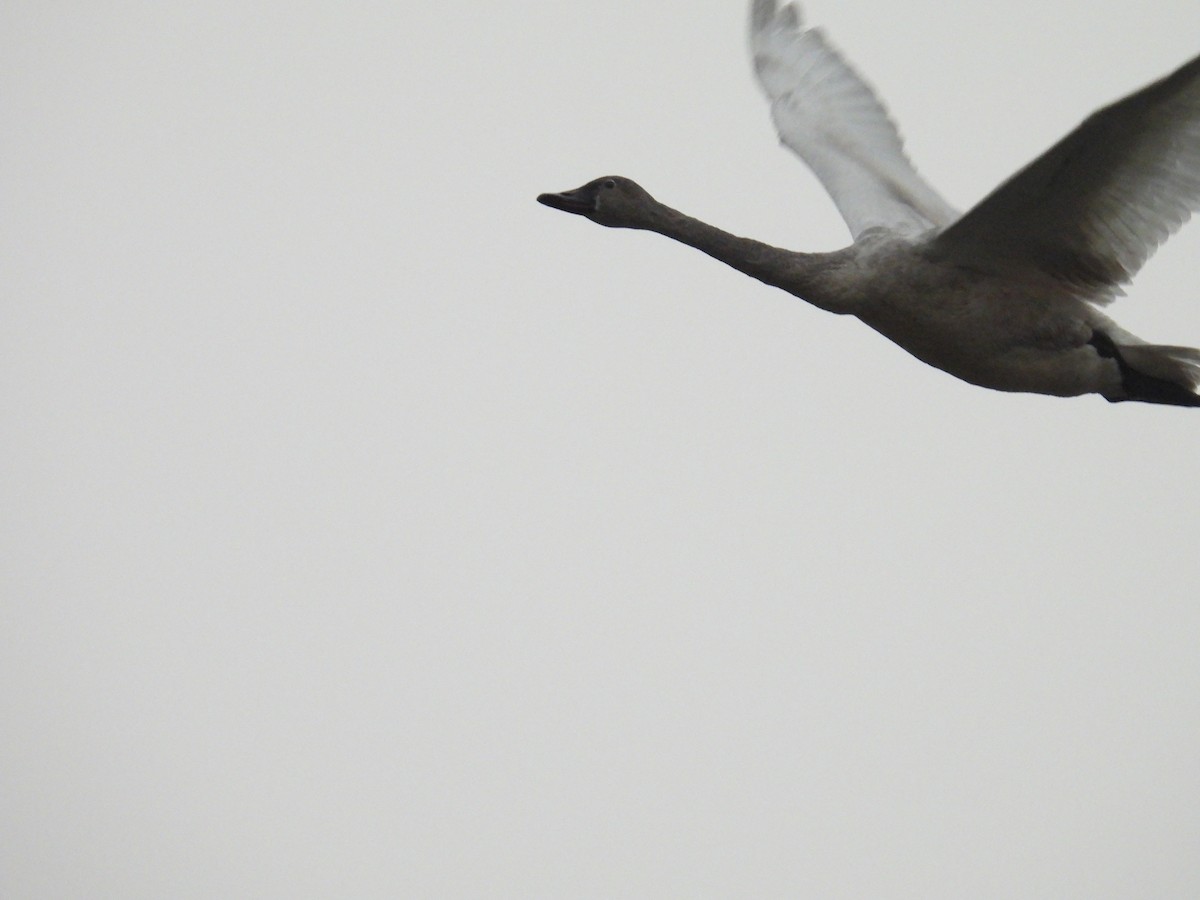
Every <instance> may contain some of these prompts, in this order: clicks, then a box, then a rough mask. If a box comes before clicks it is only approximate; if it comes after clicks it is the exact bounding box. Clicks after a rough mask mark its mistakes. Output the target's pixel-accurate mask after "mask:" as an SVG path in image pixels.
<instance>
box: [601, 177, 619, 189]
mask: <svg viewBox="0 0 1200 900" xmlns="http://www.w3.org/2000/svg"><path fill="white" fill-rule="evenodd" d="M603 186H604V187H606V188H609V189H610V190H611V189H612V188H615V187H616V186H617V183H616V182H615V181H613V180H612V179H611V178H609V179H607V180H605V182H604V185H603Z"/></svg>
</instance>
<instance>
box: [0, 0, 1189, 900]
mask: <svg viewBox="0 0 1200 900" xmlns="http://www.w3.org/2000/svg"><path fill="white" fill-rule="evenodd" d="M807 12H808V16H809V19H810V20H811V21H814V22H819V23H822V24H824V25H826V26H827V28H828V30H829V32H830V33H831V35H832V37H833V40H834V41H835V43H836V44H837V45H838V46H840V47H841V48H842V49H843V50H844V51H845V53H846V54H847V56H848V57H849V58H850V59H851V60H852V61H853V62H854V63H855V65H856V66H857V67H858V68H859V69H860V70H861V71H862V72H863V73H864V74H865V75H866V77H867V78H868V80H870V81H871V82H872V83H873V84H874V85H875V86H876V87H877V88H878V89H879V91H880V93H881V94H882V96H883V98H884V100H885V102H887V103H888V105H889V107H890V108H891V110H892V111H893V113H894V114H895V116H896V118H897V119H898V120H899V122H900V123H901V127H902V129H903V131H904V134H905V135H906V137H907V140H908V147H909V150H910V153H911V155H912V157H913V158H914V160H915V162H916V164H917V166H918V168H919V169H920V170H921V172H922V173H923V174H924V175H925V176H926V177H927V178H928V179H929V180H930V181H931V182H932V183H933V184H934V185H936V186H937V187H938V188H939V189H940V190H941V191H942V192H943V193H944V194H945V195H946V196H947V197H948V199H950V200H951V201H952V202H954V203H955V204H957V205H960V206H963V207H966V206H969V205H970V204H971V203H973V202H974V201H975V200H977V199H978V198H979V197H980V196H982V195H983V194H984V193H985V192H986V191H987V190H989V189H990V188H991V187H993V186H994V185H995V184H996V183H997V182H998V181H999V180H1000V179H1002V178H1004V177H1006V176H1007V175H1008V174H1010V173H1011V172H1012V171H1013V170H1015V169H1016V168H1017V167H1018V166H1020V165H1022V164H1023V163H1025V162H1026V161H1027V160H1028V159H1029V158H1031V157H1032V156H1033V155H1034V154H1036V153H1038V152H1040V151H1041V150H1042V149H1044V148H1045V147H1046V146H1048V145H1049V144H1050V143H1051V142H1053V141H1054V140H1056V139H1057V138H1058V137H1060V136H1061V135H1062V134H1063V133H1065V132H1066V131H1067V130H1068V129H1069V128H1071V127H1073V126H1074V125H1075V124H1076V123H1077V122H1078V121H1079V120H1080V119H1081V118H1082V117H1083V116H1084V115H1086V114H1087V113H1089V112H1090V111H1092V110H1093V109H1094V108H1096V107H1097V106H1098V105H1100V104H1102V103H1105V102H1107V101H1110V100H1112V99H1115V98H1116V97H1118V96H1120V95H1122V94H1124V93H1127V92H1129V91H1131V90H1133V89H1135V88H1137V87H1140V86H1141V85H1143V84H1144V83H1146V82H1148V81H1149V80H1151V79H1153V78H1156V77H1158V76H1159V75H1162V74H1164V73H1166V72H1167V71H1169V70H1170V69H1172V68H1173V67H1175V66H1176V65H1178V64H1180V63H1182V62H1183V61H1185V60H1186V59H1188V58H1190V57H1191V56H1193V55H1195V54H1196V53H1197V52H1198V51H1200V41H1198V40H1197V35H1200V6H1198V5H1197V4H1196V3H1195V2H1194V0H1186V2H1185V0H1145V2H1142V3H1141V4H1139V5H1138V7H1137V10H1136V12H1135V11H1134V10H1133V8H1132V7H1130V6H1129V5H1128V4H1122V5H1120V6H1118V5H1115V4H1109V5H1098V4H1096V3H1094V2H1083V0H1058V2H1055V3H1053V4H1046V3H1044V2H1042V0H1037V2H1034V0H1016V2H1010V3H1004V4H996V3H992V2H975V0H963V2H960V3H957V4H949V5H947V4H945V3H944V2H934V0H923V2H910V3H882V2H877V0H862V2H854V3H833V2H829V0H821V2H818V0H813V2H811V3H809V4H808V5H807ZM744 20H745V10H744V8H743V3H742V2H741V0H729V2H720V3H716V2H706V3H701V2H691V3H684V2H678V0H656V2H655V3H652V4H648V3H645V2H643V0H608V2H604V3H602V4H600V5H599V6H597V5H595V4H591V5H579V4H570V3H561V2H553V3H551V2H543V0H525V2H522V3H519V4H518V3H506V2H499V3H493V4H490V5H474V4H469V3H457V4H400V3H388V4H384V3H341V4H317V3H309V2H301V3H273V4H270V3H267V4H263V3H260V4H246V3H243V2H237V3H234V2H206V3H186V2H183V3H173V4H151V5H147V4H142V3H136V4H135V3H127V2H126V3H118V2H112V3H103V4H66V3H59V4H47V3H44V2H42V3H32V2H10V3H7V4H5V5H4V6H3V8H2V9H0V71H2V74H0V111H2V113H3V121H4V122H5V123H6V125H5V128H4V129H3V134H0V188H2V193H3V198H4V201H3V206H4V210H5V214H4V215H3V217H0V242H2V244H0V246H2V251H0V293H2V296H3V298H4V299H3V304H2V305H0V316H2V319H0V323H2V327H0V373H2V379H3V380H2V384H3V394H2V395H0V396H2V400H3V415H2V417H0V428H2V429H3V432H2V438H3V442H4V445H5V447H6V448H7V457H8V465H7V466H5V467H4V470H3V474H2V475H0V509H3V515H2V516H0V523H2V527H3V543H4V547H5V552H4V554H3V564H2V568H0V590H2V594H3V605H2V606H0V614H2V616H3V618H2V621H0V626H2V627H0V716H2V722H3V727H2V728H0V788H2V791H0V807H2V809H3V812H0V894H3V896H4V897H6V898H9V897H11V898H43V897H46V898H49V897H53V898H69V897H80V898H83V897H87V898H96V897H120V898H141V897H146V898H159V897H167V896H169V897H180V898H192V897H195V898H201V897H284V896H286V897H334V896H338V897H399V896H414V897H415V896H429V897H435V896H437V897H458V896H463V897H467V896H475V897H685V896H686V897H700V896H711V897H720V896H757V897H785V896H803V897H888V898H896V897H914V898H917V897H919V898H935V897H945V898H962V897H981V898H982V897H1022V898H1035V897H1047V898H1049V897H1054V898H1063V897H1087V898H1104V897H1129V896H1135V895H1136V896H1158V897H1168V896H1170V897H1183V896H1197V895H1200V861H1198V860H1200V856H1198V855H1197V853H1196V847H1197V846H1200V803H1197V797H1198V796H1200V767H1198V766H1197V764H1196V763H1197V759H1198V758H1200V657H1198V655H1197V647H1198V646H1200V598H1198V597H1197V575H1198V574H1200V556H1198V553H1197V541H1196V538H1197V534H1198V532H1200V519H1198V517H1197V509H1198V506H1200V503H1198V501H1200V477H1198V474H1197V467H1196V448H1197V445H1198V442H1200V414H1197V413H1195V412H1192V411H1189V410H1184V409H1175V408H1155V407H1151V406H1146V405H1137V404H1125V405H1121V406H1110V405H1109V404H1107V403H1105V402H1104V401H1103V400H1101V399H1099V398H1098V397H1089V398H1082V399H1076V400H1058V399H1053V398H1046V397H1036V396H1022V395H1003V394H999V393H992V392H988V391H984V390H982V389H979V388H974V387H971V386H969V385H966V384H962V383H960V382H957V381H955V380H954V379H952V378H950V377H949V376H947V375H944V374H942V373H940V372H937V371H934V370H932V369H928V368H925V367H923V366H922V365H920V364H919V363H917V362H916V361H914V360H913V359H911V358H909V357H908V356H906V355H905V354H904V353H903V352H902V351H900V350H898V349H896V348H895V347H893V346H891V345H890V344H888V343H887V342H885V341H884V340H883V339H881V338H879V337H878V336H876V335H875V334H873V333H871V332H870V331H869V330H867V329H866V328H865V327H863V326H861V325H859V324H857V323H855V322H853V321H851V320H849V319H841V318H836V317H833V316H829V315H826V314H823V313H821V312H819V311H817V310H815V309H812V308H809V307H807V306H805V305H804V304H803V303H801V302H799V301H797V300H795V299H793V298H790V297H788V296H787V295H785V294H783V293H780V292H777V291H772V290H770V289H767V288H765V287H763V286H762V285H759V284H757V283H756V282H752V281H751V280H749V279H747V278H745V277H744V276H741V275H739V274H738V273H736V272H733V271H727V270H725V269H723V268H721V267H720V266H719V265H718V264H716V263H714V262H712V261H711V260H708V259H705V258H704V257H702V256H701V255H700V254H697V253H696V252H695V251H692V250H690V249H688V248H683V247H679V246H675V245H672V244H671V243H670V242H668V241H665V240H663V239H661V238H658V237H657V236H653V235H647V234H637V233H628V232H612V231H606V230H602V229H599V228H596V227H595V226H593V225H591V224H590V223H587V222H584V221H582V220H579V219H575V218H571V217H568V216H564V215H562V214H560V213H556V212H554V211H552V210H548V209H545V208H543V207H540V206H538V205H537V204H536V203H534V199H533V198H534V196H535V195H536V194H537V193H538V192H539V191H544V190H558V189H564V188H568V187H574V186H576V185H578V184H580V183H582V182H584V181H586V180H588V179H590V178H592V177H595V176H598V175H602V174H610V173H617V174H624V175H629V176H631V177H634V178H636V179H637V180H638V181H640V182H641V183H642V184H643V185H644V186H646V187H647V188H648V189H649V190H651V191H652V192H653V193H655V194H656V196H658V197H659V198H660V199H662V200H663V201H665V202H667V203H670V204H671V205H673V206H676V207H678V208H681V209H684V210H686V211H688V212H691V213H693V214H695V215H698V216H700V217H702V218H705V219H708V220H710V221H712V222H714V223H716V224H719V225H721V226H723V227H725V228H727V229H730V230H732V231H735V232H738V233H743V234H750V235H753V236H756V237H759V238H761V239H763V240H768V241H771V242H774V243H777V244H781V245H784V246H791V247H796V248H803V249H828V248H833V247H835V246H838V245H840V244H842V243H844V242H845V241H846V239H847V238H846V231H845V228H844V226H843V225H842V223H841V221H840V219H839V218H838V217H837V214H836V212H835V211H834V209H833V207H832V205H831V204H830V203H829V201H828V200H827V199H826V198H825V196H824V195H823V193H822V192H821V190H820V187H819V185H818V184H817V183H816V182H815V180H814V179H813V178H812V177H811V176H810V175H809V174H808V173H807V171H806V170H805V169H804V168H803V167H802V166H801V165H800V164H799V162H798V161H796V160H794V159H793V158H791V157H790V156H789V155H788V154H787V153H786V152H785V151H783V150H782V149H780V148H779V147H778V145H777V143H776V139H775V137H774V135H773V133H772V131H771V127H770V123H769V120H768V117H767V112H766V109H765V104H764V103H763V101H762V99H761V97H760V96H759V94H758V92H757V88H756V86H755V85H754V83H753V81H752V79H751V76H750V71H749V66H748V64H747V61H746V58H745V34H744ZM1198 254H1200V226H1198V225H1197V224H1195V223H1193V224H1192V225H1191V226H1190V229H1186V230H1185V231H1184V232H1183V233H1182V234H1181V235H1179V236H1178V237H1177V238H1176V239H1175V240H1174V241H1173V242H1172V243H1171V244H1170V245H1168V247H1167V248H1166V249H1164V250H1163V251H1162V252H1161V253H1160V254H1159V255H1158V256H1157V257H1156V258H1155V260H1154V261H1153V262H1152V263H1151V265H1150V266H1149V267H1147V269H1146V270H1145V271H1144V272H1143V273H1142V275H1141V277H1140V278H1139V280H1138V282H1137V284H1136V285H1135V287H1134V288H1133V289H1132V290H1131V291H1130V296H1129V298H1128V299H1127V300H1125V301H1122V302H1121V303H1120V304H1118V305H1117V306H1116V307H1115V308H1114V314H1115V315H1116V317H1117V318H1118V320H1119V321H1120V322H1121V323H1122V324H1123V325H1125V326H1126V327H1128V328H1129V329H1130V330H1132V331H1134V332H1135V333H1138V334H1140V335H1141V336H1142V337H1144V338H1146V339H1149V340H1154V341H1160V342H1166V343H1183V344H1191V345H1200V303H1197V293H1198V292H1200V285H1198V284H1197V271H1196V259H1197V258H1198Z"/></svg>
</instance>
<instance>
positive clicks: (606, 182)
mask: <svg viewBox="0 0 1200 900" xmlns="http://www.w3.org/2000/svg"><path fill="white" fill-rule="evenodd" d="M537 199H538V203H541V204H544V205H545V206H549V207H551V208H553V209H561V210H562V211H563V212H569V213H575V215H577V216H583V217H584V218H586V219H591V220H592V221H593V222H597V223H599V224H600V225H605V226H607V227H609V228H649V227H650V223H651V221H652V219H653V214H654V212H655V210H656V209H657V207H658V204H657V202H656V201H655V199H654V198H653V197H651V196H650V194H649V193H648V192H647V191H646V190H645V189H644V188H643V187H641V185H639V184H637V182H634V181H631V180H630V179H628V178H622V177H621V176H620V175H606V176H605V177H603V178H597V179H596V180H595V181H589V182H588V183H587V184H585V185H584V186H583V187H577V188H575V190H573V191H563V192H562V193H559V194H539V195H538V198H537Z"/></svg>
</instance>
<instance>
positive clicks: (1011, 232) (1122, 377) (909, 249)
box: [538, 0, 1200, 406]
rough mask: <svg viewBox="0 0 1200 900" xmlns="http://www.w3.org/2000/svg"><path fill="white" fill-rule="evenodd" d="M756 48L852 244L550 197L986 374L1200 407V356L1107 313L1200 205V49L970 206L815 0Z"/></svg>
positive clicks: (786, 140)
mask: <svg viewBox="0 0 1200 900" xmlns="http://www.w3.org/2000/svg"><path fill="white" fill-rule="evenodd" d="M750 46H751V53H752V56H753V60H754V69H755V73H756V75H757V76H758V79H759V83H760V85H761V86H762V88H763V91H764V92H765V93H766V95H767V97H768V99H769V101H770V104H771V117H772V120H773V121H774V123H775V127H776V129H777V130H778V132H779V136H780V140H781V141H782V143H783V144H784V145H786V146H787V147H788V148H789V149H791V150H792V151H794V152H795V153H796V154H797V155H798V156H799V157H800V158H801V159H802V160H803V161H804V162H805V163H807V164H808V166H809V167H810V168H811V169H812V170H813V172H814V173H815V174H816V176H817V177H818V178H819V179H820V181H821V183H822V184H823V185H824V187H825V189H826V190H827V191H828V193H829V195H830V197H831V198H832V199H833V201H834V203H835V204H836V205H837V207H838V210H839V211H840V212H841V214H842V217H843V218H844V219H845V220H846V224H847V225H848V226H849V228H850V232H851V235H852V236H853V239H854V243H853V244H852V245H850V246H849V247H847V248H846V249H845V250H840V251H837V252H834V253H797V252H791V251H787V250H781V249H779V248H775V247H770V246H767V245H765V244H761V243H759V242H757V241H753V240H749V239H747V238H740V237H736V236H734V235H731V234H727V233H726V232H723V231H721V230H720V229H717V228H714V227H713V226H711V225H707V224H705V223H703V222H700V221H698V220H696V219H693V218H691V217H689V216H685V215H683V214H682V213H679V212H677V211H675V210H673V209H671V208H670V207H667V206H664V205H663V204H661V203H658V201H656V200H654V198H653V197H651V196H650V195H649V194H648V193H646V192H645V191H644V190H642V189H641V188H640V187H639V186H637V185H636V184H634V183H633V182H631V181H629V180H628V179H625V178H619V177H616V176H613V177H609V178H600V179H596V180H595V181H593V182H589V183H588V184H587V185H584V186H583V187H582V188H578V189H576V190H574V191H567V192H563V193H560V194H543V195H541V196H540V197H539V198H538V199H539V200H540V201H541V202H542V203H545V204H546V205H548V206H552V207H555V208H557V209H562V210H565V211H567V212H573V213H577V214H580V215H583V216H585V217H587V218H590V219H592V220H593V221H596V222H598V223H600V224H602V225H608V226H611V227H624V228H643V229H648V230H652V231H657V232H659V233H661V234H664V235H667V236H668V237H671V238H674V239H675V240H679V241H682V242H684V243H687V244H690V245H691V246H694V247H697V248H698V249H700V250H702V251H704V252H705V253H708V254H709V255H711V256H713V257H715V258H717V259H719V260H721V261H722V262H725V263H727V264H729V265H731V266H734V267H735V268H738V269H740V270H741V271H743V272H745V273H747V274H749V275H751V276H753V277H755V278H758V279H759V280H761V281H764V282H766V283H768V284H771V285H775V286H777V287H780V288H783V289H784V290H787V291H789V292H791V293H793V294H795V295H796V296H798V297H801V298H803V299H805V300H807V301H809V302H810V303H813V304H814V305H816V306H819V307H821V308H823V309H827V310H829V311H831V312H837V313H849V314H852V315H855V316H857V317H858V318H860V319H861V320H862V321H864V322H865V323H866V324H868V325H870V326H871V327H872V328H874V329H876V330H877V331H879V332H880V333H881V334H883V335H885V336H886V337H888V338H890V339H891V340H892V341H894V342H895V343H897V344H899V345H900V346H901V347H903V348H904V349H906V350H908V351H909V352H910V353H912V354H913V355H914V356H916V357H917V358H919V359H921V360H923V361H925V362H927V363H929V364H930V365H933V366H935V367H937V368H940V369H943V370H944V371H946V372H949V373H950V374H952V375H956V376H958V377H959V378H962V379H964V380H966V381H969V382H972V383H974V384H979V385H982V386H984V387H989V388H994V389H997V390H1007V391H1029V392H1034V393H1044V394H1055V395H1060V396H1074V395H1077V394H1084V393H1093V392H1094V393H1099V394H1102V395H1103V396H1104V397H1106V398H1107V399H1109V400H1111V401H1121V400H1141V401H1146V402H1151V403H1167V404H1173V405H1180V406H1200V397H1198V396H1197V394H1196V393H1195V390H1196V387H1197V385H1198V384H1200V351H1198V350H1194V349H1191V348H1187V347H1169V346H1161V345H1153V344H1147V343H1146V342H1144V341H1141V340H1140V339H1138V338H1136V337H1134V336H1133V335H1131V334H1129V333H1128V332H1126V331H1124V330H1122V329H1120V328H1119V327H1117V326H1116V325H1115V324H1114V323H1113V322H1112V321H1111V320H1110V319H1108V318H1107V317H1106V316H1105V315H1104V314H1103V313H1102V312H1101V311H1100V310H1099V308H1098V307H1099V305H1101V304H1104V303H1107V302H1108V301H1110V300H1111V299H1112V298H1113V297H1114V296H1116V295H1118V294H1119V293H1120V290H1121V286H1122V285H1123V284H1124V283H1126V282H1127V281H1128V280H1129V279H1130V278H1132V277H1133V275H1134V274H1136V272H1137V271H1138V269H1140V268H1141V266H1142V265H1143V264H1144V263H1145V262H1146V260H1147V259H1148V258H1149V257H1150V255H1151V254H1152V253H1153V252H1154V250H1155V249H1156V248H1157V247H1158V246H1159V245H1160V244H1161V243H1162V242H1163V241H1164V240H1166V239H1167V238H1168V237H1169V236H1170V235H1171V234H1173V233H1174V232H1175V231H1176V230H1177V229H1178V228H1179V227H1180V226H1181V225H1182V224H1183V223H1184V222H1186V221H1187V219H1188V218H1189V216H1190V215H1191V214H1192V213H1193V212H1195V211H1196V210H1197V209H1200V58H1197V59H1194V60H1192V61H1191V62H1189V63H1187V64H1186V65H1184V66H1183V67H1182V68H1180V69H1178V70H1177V71H1176V72H1174V73H1173V74H1171V75H1168V76H1167V77H1166V78H1163V79H1162V80H1160V81H1158V82H1155V83H1154V84H1152V85H1150V86H1149V87H1147V88H1144V89H1143V90H1141V91H1139V92H1137V93H1136V94H1133V95H1131V96H1129V97H1127V98H1125V99H1124V100H1121V101H1119V102H1117V103H1114V104H1112V105H1111V106H1108V107H1106V108H1104V109H1102V110H1100V111H1099V112H1097V113H1095V114H1094V115H1092V116H1091V117H1090V118H1088V119H1087V120H1086V121H1085V122H1084V123H1083V124H1082V125H1080V127H1079V128H1077V129H1075V130H1074V131H1073V132H1071V133H1070V134H1069V135H1067V137H1065V138H1064V139H1063V140H1061V141H1060V142H1059V143H1057V144H1056V145H1054V146H1053V147H1051V148H1050V149H1049V150H1048V151H1046V153H1044V154H1043V155H1042V156H1040V157H1039V158H1037V159H1036V160H1034V161H1033V162H1032V163H1030V164H1029V165H1028V166H1026V167H1025V168H1024V169H1022V170H1021V171H1019V172H1018V173H1017V174H1016V175H1014V176H1013V177H1012V178H1010V179H1009V180H1008V181H1006V182H1005V183H1004V184H1002V185H1001V186H1000V187H998V188H997V189H996V190H995V191H993V192H992V193H991V194H990V195H988V196H987V197H986V198H984V200H982V201H981V202H980V203H979V204H977V205H976V206H975V207H974V208H972V209H971V210H969V211H968V212H967V213H965V214H964V215H961V216H960V215H959V214H958V213H957V212H955V210H954V209H953V208H951V207H950V206H949V205H948V204H947V203H946V202H945V201H944V200H943V199H942V198H941V197H940V196H938V194H937V193H936V192H935V191H934V190H933V189H932V188H930V187H929V185H927V184H926V183H925V181H924V180H922V178H921V177H920V176H919V175H918V174H917V173H916V171H915V170H914V168H913V167H912V165H911V163H910V162H909V161H908V158H907V156H906V155H905V153H904V148H903V144H902V142H901V140H900V136H899V134H898V132H897V130H896V127H895V125H894V124H893V123H892V121H891V119H890V118H889V117H888V114H887V112H886V110H885V109H884V107H883V105H882V104H881V103H880V102H879V100H878V99H877V98H876V97H875V95H874V93H873V92H872V91H871V89H870V88H869V87H868V86H867V85H866V83H865V82H863V80H862V79H861V78H860V77H859V76H858V75H857V73H855V72H854V70H853V69H851V68H850V66H848V65H847V64H846V62H845V61H844V60H843V59H842V57H841V56H840V55H839V54H838V53H837V51H835V50H834V49H833V48H832V47H831V46H830V45H829V43H828V42H827V40H826V39H825V36H824V34H823V33H822V32H821V31H820V30H819V29H810V30H804V29H803V28H802V26H801V22H800V15H799V11H798V9H797V7H796V5H795V4H788V5H786V6H784V7H783V8H782V9H780V8H779V7H778V6H777V0H752V4H751V10H750Z"/></svg>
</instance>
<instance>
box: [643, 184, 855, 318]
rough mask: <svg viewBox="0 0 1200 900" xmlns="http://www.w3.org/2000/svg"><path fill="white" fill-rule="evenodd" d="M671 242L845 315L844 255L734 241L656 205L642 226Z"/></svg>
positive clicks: (847, 307)
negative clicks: (674, 241)
mask: <svg viewBox="0 0 1200 900" xmlns="http://www.w3.org/2000/svg"><path fill="white" fill-rule="evenodd" d="M646 227H647V228H648V229H649V230H651V231H656V232H658V233H659V234H662V235H666V236H667V237H669V238H671V239H672V240H676V241H679V242H680V243H683V244H687V245H688V246H689V247H695V248H696V249H697V250H699V251H701V252H703V253H707V254H708V255H709V256H711V257H712V258H713V259H717V260H720V261H721V262H723V263H725V265H727V266H732V267H733V268H735V269H737V270H738V271H739V272H744V273H745V274H747V275H749V276H750V277H751V278H757V279H758V280H759V281H761V282H764V283H765V284H769V285H771V286H772V287H777V288H782V289H783V290H785V291H787V292H788V293H791V294H795V295H796V296H797V297H800V298H801V299H802V300H806V301H807V302H809V303H812V304H813V305H814V306H819V307H821V308H822V309H826V310H829V311H830V312H836V313H844V312H849V311H850V298H848V297H846V296H845V295H844V291H842V290H840V289H839V282H840V279H839V278H838V277H837V276H838V274H839V272H840V271H841V270H842V269H843V268H844V266H845V263H846V261H847V258H846V253H845V252H844V251H840V252H835V253H797V252H795V251H792V250H783V249H780V248H779V247H772V246H771V245H770V244H764V243H762V242H761V241H756V240H753V239H751V238H744V237H738V236H737V235H735V234H730V233H729V232H727V231H722V230H721V229H720V228H717V227H715V226H713V225H709V224H708V223H707V222H701V221H700V220H699V219H695V218H693V217H691V216H688V215H685V214H684V213H681V212H679V211H678V210H675V209H671V208H670V207H669V206H663V205H661V204H659V205H657V208H656V209H655V212H654V215H653V216H652V217H651V219H650V221H649V222H648V223H647V226H646Z"/></svg>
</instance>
